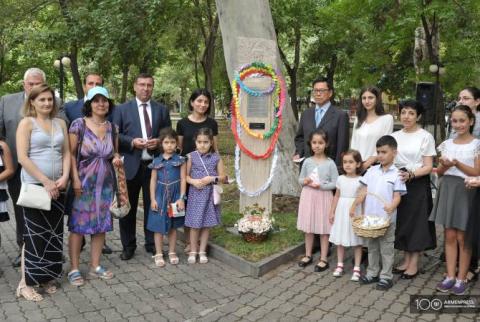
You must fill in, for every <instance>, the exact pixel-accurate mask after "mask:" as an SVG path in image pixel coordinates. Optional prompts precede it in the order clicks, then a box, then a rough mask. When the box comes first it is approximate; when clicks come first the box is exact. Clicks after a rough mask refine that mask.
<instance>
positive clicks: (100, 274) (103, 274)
mask: <svg viewBox="0 0 480 322" xmlns="http://www.w3.org/2000/svg"><path fill="white" fill-rule="evenodd" d="M89 274H90V276H92V277H95V278H100V279H102V280H109V279H111V278H113V273H112V272H110V271H107V269H106V268H105V267H103V266H101V265H99V266H97V268H95V269H94V270H90V273H89Z"/></svg>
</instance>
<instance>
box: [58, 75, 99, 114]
mask: <svg viewBox="0 0 480 322" xmlns="http://www.w3.org/2000/svg"><path fill="white" fill-rule="evenodd" d="M95 86H103V78H102V76H100V75H98V74H96V73H88V74H87V75H85V78H84V81H83V92H84V93H85V95H87V92H88V90H89V89H90V88H94V87H95ZM84 101H85V99H84V98H82V99H79V100H77V101H71V102H68V103H65V115H66V116H67V119H68V123H72V122H73V121H74V120H76V119H78V118H80V117H83V116H84V115H83V111H82V108H83V103H84Z"/></svg>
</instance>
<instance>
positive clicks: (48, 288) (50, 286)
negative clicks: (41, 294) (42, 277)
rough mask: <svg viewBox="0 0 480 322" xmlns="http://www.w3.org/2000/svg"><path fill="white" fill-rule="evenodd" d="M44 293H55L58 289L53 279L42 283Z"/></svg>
mask: <svg viewBox="0 0 480 322" xmlns="http://www.w3.org/2000/svg"><path fill="white" fill-rule="evenodd" d="M43 288H44V290H45V293H47V294H55V293H57V291H58V288H57V283H56V282H55V281H54V280H51V281H49V282H47V283H45V284H44V285H43Z"/></svg>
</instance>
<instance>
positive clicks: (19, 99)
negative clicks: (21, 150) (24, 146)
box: [0, 67, 65, 267]
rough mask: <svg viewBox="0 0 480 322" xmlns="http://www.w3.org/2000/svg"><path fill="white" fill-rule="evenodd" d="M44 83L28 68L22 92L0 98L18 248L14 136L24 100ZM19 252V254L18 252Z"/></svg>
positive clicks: (20, 219)
mask: <svg viewBox="0 0 480 322" xmlns="http://www.w3.org/2000/svg"><path fill="white" fill-rule="evenodd" d="M45 82H46V77H45V73H44V72H43V71H42V70H41V69H39V68H35V67H34V68H29V69H28V70H27V71H26V72H25V74H24V76H23V91H21V92H18V93H15V94H9V95H5V96H3V97H1V98H0V135H1V136H2V137H4V138H5V141H6V143H7V144H8V147H9V148H10V151H11V152H12V159H13V165H14V167H15V174H14V175H13V177H12V178H10V180H8V192H9V194H10V197H11V198H12V202H13V207H14V210H15V221H16V233H17V245H18V247H19V248H20V251H21V248H22V246H23V227H24V222H23V214H22V209H21V207H19V206H17V205H16V204H17V199H18V195H19V194H20V186H21V181H20V170H21V167H20V166H19V164H18V161H17V144H16V142H15V135H16V132H17V126H18V123H19V122H20V120H21V119H22V116H21V110H22V106H23V103H24V102H25V99H26V98H27V97H28V95H29V94H30V91H31V90H32V88H33V87H34V86H36V85H40V84H42V83H45ZM57 104H58V106H60V109H59V116H60V117H62V118H65V116H64V114H63V107H62V106H61V102H60V100H58V99H57ZM20 251H19V252H20ZM20 257H21V256H20V255H18V256H17V258H16V259H15V260H14V262H13V266H14V267H19V266H20Z"/></svg>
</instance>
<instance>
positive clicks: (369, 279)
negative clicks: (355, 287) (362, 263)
mask: <svg viewBox="0 0 480 322" xmlns="http://www.w3.org/2000/svg"><path fill="white" fill-rule="evenodd" d="M359 282H360V284H362V285H366V284H372V283H376V282H378V276H375V277H370V276H367V275H363V276H361V277H360V280H359Z"/></svg>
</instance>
